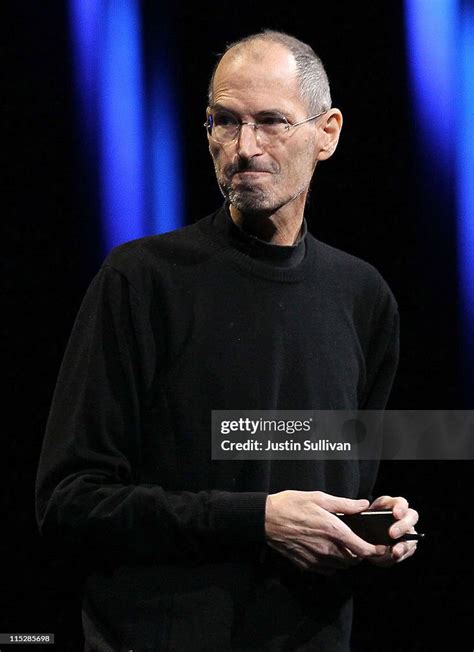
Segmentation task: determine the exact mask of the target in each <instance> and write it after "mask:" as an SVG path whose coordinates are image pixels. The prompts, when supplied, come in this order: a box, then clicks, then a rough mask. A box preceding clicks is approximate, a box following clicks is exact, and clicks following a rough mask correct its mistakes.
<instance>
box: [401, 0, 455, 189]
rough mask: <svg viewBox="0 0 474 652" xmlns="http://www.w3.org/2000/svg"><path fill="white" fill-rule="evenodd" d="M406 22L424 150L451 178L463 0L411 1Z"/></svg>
mask: <svg viewBox="0 0 474 652" xmlns="http://www.w3.org/2000/svg"><path fill="white" fill-rule="evenodd" d="M405 22H406V34H407V45H408V57H409V60H408V65H409V73H410V78H411V89H412V93H413V100H414V101H413V109H414V111H415V115H416V119H417V129H418V134H419V135H420V137H421V138H420V140H421V142H420V144H421V152H422V153H423V154H424V155H425V157H426V163H427V164H428V165H429V166H430V167H431V172H432V173H433V174H434V175H436V177H438V178H439V176H441V177H444V180H446V179H449V178H450V175H451V173H452V169H450V166H451V165H452V164H453V163H454V156H453V151H454V145H455V132H454V129H453V128H452V127H451V126H450V125H451V124H452V122H451V121H452V118H453V117H454V111H455V110H456V107H455V102H454V97H455V95H456V74H455V71H456V60H455V56H456V38H457V35H456V23H457V0H406V2H405Z"/></svg>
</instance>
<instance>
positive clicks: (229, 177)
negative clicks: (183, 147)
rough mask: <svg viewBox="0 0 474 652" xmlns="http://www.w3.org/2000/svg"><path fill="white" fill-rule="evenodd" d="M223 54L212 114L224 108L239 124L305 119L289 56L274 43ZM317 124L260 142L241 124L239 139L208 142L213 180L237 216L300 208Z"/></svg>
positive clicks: (315, 149) (315, 148)
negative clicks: (274, 115) (272, 118)
mask: <svg viewBox="0 0 474 652" xmlns="http://www.w3.org/2000/svg"><path fill="white" fill-rule="evenodd" d="M235 50H236V51H235V52H234V50H231V51H230V52H228V53H227V54H226V55H225V56H224V57H223V59H222V61H221V63H220V64H219V66H218V69H217V71H216V74H215V78H214V104H213V107H211V108H210V109H208V111H210V112H211V113H212V112H213V111H216V110H218V109H225V110H227V111H229V112H231V113H232V114H234V115H235V116H237V117H238V118H239V119H240V120H242V121H250V122H259V121H261V120H262V118H264V117H265V116H267V115H268V114H270V113H275V112H278V113H279V114H281V115H283V116H285V118H286V119H287V120H288V121H289V122H290V123H294V122H299V121H300V120H304V119H305V118H308V117H309V113H308V109H307V106H306V105H305V103H304V102H303V100H302V99H301V97H300V92H299V86H298V82H297V78H296V64H295V61H294V58H293V55H292V54H291V53H290V52H288V50H287V49H286V48H284V47H283V46H282V45H280V44H277V43H271V42H270V43H269V42H268V41H266V42H262V41H259V42H257V43H256V44H255V43H251V44H246V45H244V46H241V47H238V48H236V49H235ZM317 123H318V120H315V121H313V122H308V123H306V124H303V125H300V126H298V127H296V128H295V129H290V130H289V132H284V133H283V134H282V136H281V137H280V136H278V137H277V138H276V139H275V140H273V141H272V142H271V143H269V144H262V143H261V142H260V139H259V137H258V135H257V134H258V132H255V131H254V128H253V127H252V126H251V125H244V126H243V127H242V128H241V130H240V135H239V136H238V138H237V139H236V140H234V141H232V142H230V143H225V144H220V143H216V142H215V141H213V140H212V138H210V139H209V149H210V152H211V156H212V159H213V162H214V167H215V171H216V176H217V181H218V184H219V187H220V189H221V190H222V192H223V194H224V196H225V197H226V198H227V199H229V200H230V202H231V204H232V205H233V206H234V207H235V208H236V209H238V210H239V211H241V212H242V213H255V212H265V213H273V212H275V211H277V210H278V209H280V208H282V207H283V206H285V205H287V204H289V203H290V202H292V201H293V200H295V199H296V198H298V200H297V201H298V205H300V204H301V205H302V206H304V203H305V200H306V195H307V192H308V188H309V185H310V182H311V177H312V176H313V172H314V167H315V165H316V161H317V159H318V153H319V150H320V147H319V137H318V134H319V133H320V131H321V130H320V129H319V128H318V124H317Z"/></svg>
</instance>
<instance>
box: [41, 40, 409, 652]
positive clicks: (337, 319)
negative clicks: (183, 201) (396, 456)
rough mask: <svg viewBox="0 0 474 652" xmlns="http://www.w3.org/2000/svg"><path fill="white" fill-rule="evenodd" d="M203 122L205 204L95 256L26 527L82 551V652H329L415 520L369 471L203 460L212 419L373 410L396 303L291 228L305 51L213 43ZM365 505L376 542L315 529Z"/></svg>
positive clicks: (297, 194)
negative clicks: (195, 216) (360, 577)
mask: <svg viewBox="0 0 474 652" xmlns="http://www.w3.org/2000/svg"><path fill="white" fill-rule="evenodd" d="M205 126H206V129H207V137H208V141H209V149H210V153H211V156H212V160H213V163H214V167H215V171H216V177H217V182H218V184H219V187H220V189H221V191H222V193H223V195H224V198H225V202H224V205H223V206H222V207H221V208H220V209H219V210H217V211H216V212H215V213H213V214H212V215H210V216H208V217H205V218H203V219H199V220H197V221H195V222H194V223H192V224H190V225H189V226H187V227H185V228H182V229H179V230H177V231H174V232H171V233H167V234H165V235H160V236H154V237H148V238H143V239H140V240H135V241H132V242H129V243H127V244H125V245H122V246H120V247H118V248H116V249H114V250H113V251H112V252H111V253H110V255H109V256H108V257H107V259H106V260H105V262H104V264H103V265H102V267H101V269H100V271H99V272H98V274H97V276H96V277H95V279H94V280H93V282H92V284H91V286H90V288H89V290H88V292H87V295H86V297H85V299H84V302H83V305H82V307H81V310H80V312H79V315H78V318H77V321H76V324H75V326H74V330H73V333H72V335H71V339H70V342H69V345H68V349H67V351H66V354H65V358H64V362H63V365H62V368H61V372H60V376H59V379H58V384H57V388H56V392H55V396H54V400H53V404H52V407H51V414H50V418H49V422H48V427H47V433H46V437H45V441H44V446H43V451H42V456H41V461H40V465H39V472H38V481H37V511H38V521H39V524H40V528H41V531H42V532H43V534H44V535H45V536H51V537H54V538H55V539H56V540H60V541H62V542H64V543H67V544H68V545H69V546H72V547H73V548H74V550H75V553H76V554H77V551H79V552H80V553H82V557H83V560H82V561H83V563H84V564H85V565H86V568H87V572H88V579H87V582H86V586H85V590H84V603H83V624H84V633H85V641H86V643H85V649H86V650H101V651H105V650H107V651H111V652H112V651H113V652H118V651H122V650H134V651H135V652H138V651H140V652H142V651H145V650H150V651H151V650H173V651H180V650H183V651H191V650H208V651H213V650H215V651H219V652H220V651H225V650H317V651H325V650H327V651H328V652H337V651H339V650H349V645H350V634H351V622H352V601H351V597H350V591H349V590H348V589H347V588H346V586H345V582H344V578H345V576H346V574H347V573H348V572H349V569H350V568H351V567H352V566H354V564H358V563H359V562H360V561H361V560H368V561H370V562H372V563H375V564H379V565H390V564H393V563H396V562H400V561H402V560H403V559H406V558H407V557H409V556H410V555H412V554H413V552H414V551H415V548H416V543H415V542H413V541H403V542H399V543H397V541H396V538H397V536H401V535H403V534H404V533H407V532H413V526H414V525H415V523H416V521H417V519H418V514H417V513H416V511H415V510H413V509H410V508H409V507H408V503H407V501H406V500H405V499H404V498H393V497H390V496H383V497H380V498H378V499H376V500H372V496H371V492H372V489H373V486H374V482H375V479H376V474H377V468H378V464H377V462H375V461H374V462H372V461H357V460H338V461H321V460H319V461H317V460H280V461H278V460H230V461H218V460H213V459H212V455H211V412H212V410H225V409H240V410H275V409H279V410H307V409H311V410H312V409H383V408H384V406H385V404H386V401H387V399H388V396H389V392H390V389H391V386H392V382H393V378H394V374H395V370H396V365H397V356H398V313H397V306H396V302H395V300H394V298H393V295H392V293H391V292H390V290H389V288H388V287H387V285H386V283H385V282H384V280H383V279H382V278H381V276H380V274H379V273H378V272H377V271H376V270H375V269H374V268H373V267H372V266H371V265H369V264H368V263H366V262H364V261H361V260H359V259H356V258H354V257H353V256H350V255H348V254H346V253H343V252H341V251H339V250H337V249H334V248H332V247H329V246H327V245H325V244H323V243H322V242H320V241H318V240H317V239H315V238H314V237H313V236H312V235H311V234H310V233H308V231H307V227H306V222H305V219H304V209H305V203H306V198H307V195H308V189H309V186H310V183H311V179H312V176H313V173H314V171H315V168H316V166H317V164H318V162H320V161H324V160H326V159H327V158H329V157H330V156H331V155H332V153H333V152H334V150H335V148H336V146H337V143H338V139H339V135H340V131H341V126H342V115H341V112H340V111H339V110H338V109H335V108H331V98H330V92H329V85H328V80H327V76H326V73H325V71H324V68H323V65H322V63H321V61H320V60H319V58H318V57H317V56H316V55H315V53H314V52H313V50H312V49H311V48H310V47H309V46H308V45H306V44H304V43H302V42H301V41H299V40H297V39H295V38H293V37H291V36H288V35H286V34H283V33H280V32H274V31H264V32H262V33H258V34H254V35H252V36H249V37H247V38H245V39H243V40H241V41H239V42H237V43H234V44H232V45H230V46H229V47H228V49H227V50H226V52H225V53H224V55H223V56H222V57H221V58H220V59H219V61H218V63H217V65H216V68H215V70H214V72H213V75H212V78H211V83H210V86H209V106H208V108H207V119H206V125H205ZM191 221H192V220H190V222H191ZM371 501H372V502H371ZM369 506H370V508H383V509H390V510H392V512H393V515H394V518H395V519H396V521H397V523H396V525H394V526H392V528H391V530H390V534H391V536H392V537H393V539H394V541H393V545H392V546H380V545H373V544H371V543H368V542H367V541H365V540H363V539H361V538H360V537H358V536H357V535H356V534H355V533H354V532H353V531H352V530H351V529H350V528H349V527H348V526H347V525H345V524H344V523H343V522H342V520H341V519H339V518H338V517H337V516H336V515H335V512H342V513H347V514H352V513H357V512H360V511H362V510H364V509H367V508H368V507H369ZM396 530H398V531H396Z"/></svg>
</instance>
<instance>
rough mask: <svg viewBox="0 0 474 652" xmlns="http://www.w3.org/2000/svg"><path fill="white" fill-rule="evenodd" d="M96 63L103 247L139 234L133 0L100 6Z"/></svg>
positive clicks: (137, 52) (138, 87) (137, 42)
mask: <svg viewBox="0 0 474 652" xmlns="http://www.w3.org/2000/svg"><path fill="white" fill-rule="evenodd" d="M104 13H105V15H104V25H103V33H102V37H103V39H102V52H101V53H100V61H99V125H100V127H99V128H100V143H101V157H100V166H101V203H102V214H103V229H104V236H105V241H106V245H107V247H108V248H111V247H113V246H115V245H118V244H120V243H122V242H125V241H127V240H131V239H133V238H138V237H140V236H141V235H143V224H144V204H145V202H144V179H143V172H144V171H143V167H144V166H143V147H144V144H143V139H144V136H143V114H142V111H143V90H142V89H143V85H142V69H141V33H140V32H141V30H140V15H139V8H138V3H137V1H136V0H114V2H108V3H107V5H106V8H105V12H104Z"/></svg>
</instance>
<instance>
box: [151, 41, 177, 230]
mask: <svg viewBox="0 0 474 652" xmlns="http://www.w3.org/2000/svg"><path fill="white" fill-rule="evenodd" d="M161 57H164V55H163V54H162V55H161ZM150 122H151V126H150V129H151V148H152V151H151V162H152V193H153V198H152V207H153V208H152V210H153V219H152V228H153V231H154V232H155V233H165V232H166V231H172V230H173V229H176V228H178V227H179V226H182V225H183V203H184V202H183V193H182V190H181V176H182V166H181V156H180V154H181V148H180V142H179V141H180V138H179V134H180V133H181V132H182V129H181V125H180V120H179V115H178V111H177V106H176V100H175V95H174V92H173V84H172V81H171V79H170V75H169V72H168V66H167V65H166V60H165V59H161V65H160V66H158V67H157V71H156V74H155V76H154V79H153V88H152V97H151V121H150Z"/></svg>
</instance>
